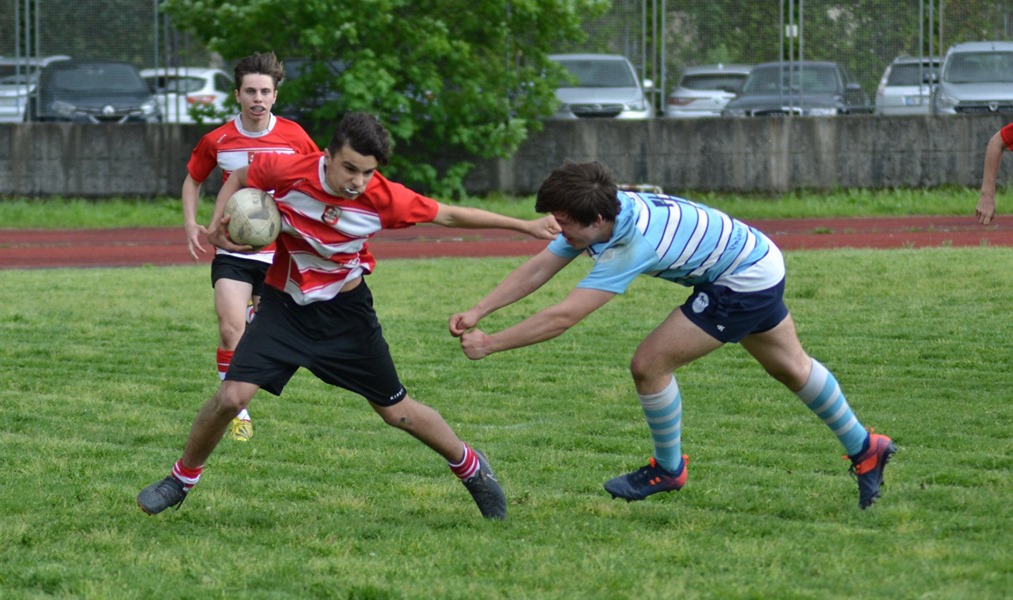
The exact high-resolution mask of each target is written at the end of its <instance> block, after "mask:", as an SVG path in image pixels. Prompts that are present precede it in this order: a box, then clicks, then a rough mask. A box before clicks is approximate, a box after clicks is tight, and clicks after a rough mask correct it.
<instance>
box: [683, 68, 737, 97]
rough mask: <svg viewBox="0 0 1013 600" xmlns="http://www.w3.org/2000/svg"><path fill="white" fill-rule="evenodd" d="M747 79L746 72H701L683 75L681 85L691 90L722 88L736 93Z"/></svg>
mask: <svg viewBox="0 0 1013 600" xmlns="http://www.w3.org/2000/svg"><path fill="white" fill-rule="evenodd" d="M745 81H746V74H745V73H738V74H736V73H720V74H714V73H700V74H698V75H683V77H682V81H680V82H679V85H680V86H681V87H684V88H686V89H690V90H722V91H725V92H732V93H735V92H738V91H739V90H741V89H742V84H743V83H744V82H745Z"/></svg>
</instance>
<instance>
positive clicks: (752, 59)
mask: <svg viewBox="0 0 1013 600" xmlns="http://www.w3.org/2000/svg"><path fill="white" fill-rule="evenodd" d="M585 30H586V32H587V39H586V40H584V41H582V42H579V43H569V44H561V45H560V47H559V48H556V49H554V51H557V52H576V51H580V52H608V53H615V54H623V55H625V56H626V57H628V58H629V59H630V60H631V62H633V64H634V65H636V66H637V68H638V70H639V71H640V73H641V75H642V77H644V78H645V79H651V80H652V81H653V82H654V84H655V86H654V93H655V102H656V107H657V108H662V107H663V105H664V102H663V100H664V95H665V94H667V92H669V91H670V90H671V89H672V88H673V87H674V86H675V84H676V82H677V81H678V77H679V75H680V73H681V71H682V70H683V69H684V68H686V67H687V66H692V65H699V64H714V63H744V64H756V63H760V62H770V61H777V60H821V61H833V62H838V63H840V64H843V65H844V66H845V67H846V68H847V69H848V70H849V71H850V72H851V73H852V75H853V76H854V77H855V78H856V79H857V80H858V81H859V82H860V83H861V84H862V86H863V88H864V89H865V91H866V92H867V93H868V94H869V95H870V97H871V96H872V95H873V94H874V93H875V90H876V86H877V85H878V83H879V79H880V77H881V76H882V74H883V71H884V69H885V68H886V66H887V65H888V64H889V63H890V62H891V61H892V60H893V59H894V58H895V57H897V56H898V55H902V54H908V55H911V56H932V55H942V54H944V53H945V51H946V49H947V48H948V47H949V46H950V45H952V44H955V43H959V42H966V41H977V40H1013V3H1011V2H1010V0H849V1H847V2H844V1H842V0H614V1H613V2H612V7H611V9H610V10H609V11H608V12H607V13H606V14H604V15H603V16H602V17H600V18H597V19H595V20H592V21H589V22H588V23H587V24H586V27H585ZM49 55H67V56H71V57H74V58H82V59H108V60H120V61H126V62H129V63H132V64H133V65H135V66H136V67H138V68H148V67H168V68H172V67H180V66H190V67H225V68H226V70H229V66H228V65H224V64H222V60H221V59H220V57H216V56H215V55H214V54H213V53H211V52H209V51H208V50H207V48H205V47H204V46H203V44H201V43H200V42H199V41H197V40H195V39H193V38H192V37H191V36H189V35H187V34H185V33H182V32H180V31H178V30H176V29H175V28H174V27H173V26H172V23H171V21H170V20H169V19H168V18H167V17H166V16H165V15H163V14H161V13H160V12H159V8H158V0H151V1H145V0H103V1H102V2H96V1H89V0H76V1H72V0H0V66H2V65H6V66H2V68H3V69H6V71H4V72H0V77H2V76H4V75H10V74H12V72H13V71H14V70H16V69H26V68H28V64H29V63H28V59H29V58H30V57H45V56H49ZM19 65H20V66H19Z"/></svg>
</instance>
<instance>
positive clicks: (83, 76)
mask: <svg viewBox="0 0 1013 600" xmlns="http://www.w3.org/2000/svg"><path fill="white" fill-rule="evenodd" d="M51 84H52V85H53V87H57V88H60V89H63V90H66V91H70V92H75V91H80V92H85V91H95V90H102V91H116V92H131V93H136V92H137V91H139V90H148V89H149V88H148V86H147V85H145V83H144V81H143V80H142V79H141V78H140V76H139V75H138V74H137V72H136V71H135V70H134V69H132V68H131V67H130V66H129V65H111V64H103V65H76V66H74V67H72V68H69V69H57V70H56V71H55V72H53V75H52V80H51Z"/></svg>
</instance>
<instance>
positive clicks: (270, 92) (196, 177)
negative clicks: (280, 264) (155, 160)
mask: <svg viewBox="0 0 1013 600" xmlns="http://www.w3.org/2000/svg"><path fill="white" fill-rule="evenodd" d="M234 74H235V86H236V89H235V95H236V102H238V103H239V106H240V108H241V110H240V112H239V114H238V115H236V117H235V118H234V119H232V120H231V121H229V122H228V123H225V124H224V125H222V126H220V127H217V128H215V129H214V130H212V131H210V132H208V133H207V134H206V135H204V136H203V137H202V138H201V139H200V141H199V142H198V143H197V146H196V147H195V148H194V149H193V152H192V153H191V155H190V161H189V162H188V163H187V165H186V168H187V176H186V179H185V180H184V181H183V192H182V194H183V228H184V229H185V231H186V246H187V251H188V252H189V253H190V257H191V258H192V259H193V260H195V261H196V260H198V256H199V254H204V253H205V250H204V247H203V246H202V245H201V240H200V237H201V236H202V235H205V234H206V233H207V230H206V229H205V228H204V227H202V226H201V225H199V224H198V223H197V205H198V203H199V201H200V194H201V187H202V186H203V185H204V181H206V180H207V178H208V177H209V176H210V175H211V173H212V172H213V171H214V169H215V168H216V167H217V168H219V169H221V171H222V178H223V179H224V181H228V179H229V175H230V174H231V173H232V172H233V171H235V170H236V169H239V168H242V167H245V166H246V165H248V164H250V160H251V159H252V157H253V156H256V155H257V154H262V153H272V154H306V153H315V152H319V151H320V149H319V148H317V145H316V143H314V142H313V140H312V139H310V136H309V135H307V133H306V132H305V131H304V130H303V128H302V127H300V126H299V125H298V124H297V123H295V122H293V121H289V120H287V119H283V118H281V117H278V116H275V115H274V114H272V113H271V108H272V107H273V106H274V103H275V101H277V99H278V84H279V83H281V81H282V79H284V77H285V69H284V66H283V65H282V64H281V63H280V62H279V61H278V59H277V58H276V57H275V55H274V53H273V52H268V53H263V54H262V53H259V52H255V53H253V54H251V55H250V56H247V57H246V58H243V59H242V60H240V61H239V62H238V63H237V64H236V68H235V70H234ZM272 258H274V247H273V246H267V247H265V248H262V249H259V250H258V251H257V252H255V253H246V254H241V253H238V252H230V251H228V250H226V249H224V248H218V249H217V251H216V252H215V258H214V260H213V261H212V262H211V286H212V287H213V288H214V290H215V314H216V315H217V316H218V348H217V350H216V351H215V362H216V363H217V364H218V377H219V378H220V379H224V378H225V373H226V372H227V371H228V370H229V364H230V363H231V362H232V354H233V352H235V349H236V344H238V343H239V338H240V337H242V336H243V332H244V331H245V330H246V323H247V322H248V321H249V320H251V319H252V318H253V314H254V313H255V311H256V309H257V304H258V303H259V302H260V294H261V290H262V289H263V287H264V275H265V274H266V273H267V267H268V265H270V264H271V259H272ZM233 416H234V417H235V419H234V420H233V421H232V424H231V426H230V430H229V435H230V437H232V439H234V440H237V441H240V442H245V441H247V440H249V439H250V437H252V436H253V423H252V421H251V420H250V415H249V413H248V412H247V411H246V410H243V411H242V412H240V413H238V414H237V415H233Z"/></svg>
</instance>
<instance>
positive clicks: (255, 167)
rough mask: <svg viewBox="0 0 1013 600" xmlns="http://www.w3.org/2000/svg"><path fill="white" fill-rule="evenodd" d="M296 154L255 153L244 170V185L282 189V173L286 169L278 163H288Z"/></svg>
mask: <svg viewBox="0 0 1013 600" xmlns="http://www.w3.org/2000/svg"><path fill="white" fill-rule="evenodd" d="M298 156H300V155H298V154H295V155H293V154H275V153H269V152H264V153H261V154H255V155H254V156H253V159H252V160H251V161H250V165H249V167H248V168H247V170H246V185H248V186H250V187H255V188H257V189H259V190H275V192H276V193H277V192H280V191H281V190H282V189H283V183H282V175H283V174H284V173H285V171H286V169H285V168H284V167H283V166H282V165H280V164H279V163H290V162H292V160H293V159H295V158H297V157H298Z"/></svg>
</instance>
